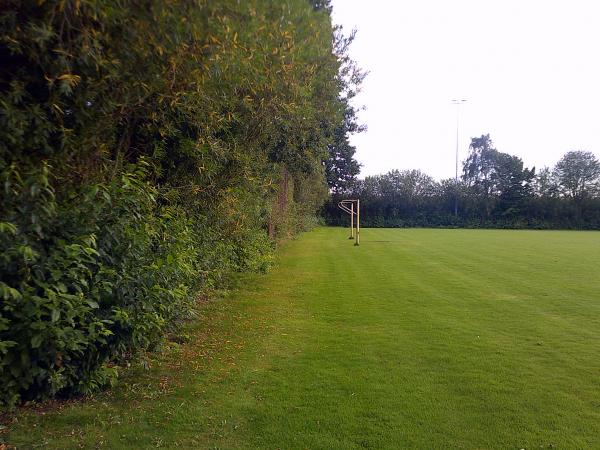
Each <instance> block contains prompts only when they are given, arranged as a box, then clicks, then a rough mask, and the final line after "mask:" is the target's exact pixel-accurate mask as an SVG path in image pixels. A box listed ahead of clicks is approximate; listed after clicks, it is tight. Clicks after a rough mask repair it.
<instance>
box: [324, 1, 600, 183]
mask: <svg viewBox="0 0 600 450" xmlns="http://www.w3.org/2000/svg"><path fill="white" fill-rule="evenodd" d="M333 8H334V10H333V19H334V22H335V23H339V24H341V25H343V26H344V28H346V29H347V30H348V31H350V30H351V29H352V28H356V29H357V30H358V34H357V37H356V40H355V42H354V44H353V47H352V50H351V55H352V56H353V58H354V59H355V60H357V61H358V63H359V65H360V66H361V67H363V68H364V69H366V70H368V71H370V75H369V76H368V78H367V79H366V80H365V83H364V85H363V92H362V93H361V94H360V96H359V98H358V103H359V104H363V105H365V106H366V108H367V110H366V111H365V112H363V113H362V116H361V117H362V121H363V122H364V123H366V124H367V126H368V128H369V129H368V131H367V132H365V133H362V134H360V135H356V136H354V137H353V138H352V142H353V144H354V145H356V146H357V159H358V160H359V161H360V162H361V163H362V164H363V169H362V172H361V177H363V176H365V175H373V174H377V173H383V172H387V171H388V170H390V169H413V168H414V169H421V170H423V171H424V172H426V173H428V174H430V175H432V176H434V177H435V178H438V179H440V178H447V177H454V158H455V148H456V107H454V106H453V105H452V104H451V100H452V99H454V98H464V99H467V100H468V103H466V104H465V106H463V107H461V114H460V145H459V147H460V159H461V160H462V159H464V158H465V156H466V154H467V150H468V146H469V142H470V137H473V136H480V135H481V134H486V133H490V135H491V137H492V139H493V141H494V143H495V145H496V148H497V149H498V150H500V151H502V152H507V153H511V154H514V155H518V156H520V157H521V158H523V160H524V161H525V164H526V165H528V166H533V165H535V166H536V167H538V168H539V167H542V166H544V165H548V166H552V165H554V163H555V162H556V161H557V160H558V159H559V158H560V157H561V156H562V155H563V154H564V153H565V152H566V151H568V150H589V151H592V152H594V153H595V154H596V155H597V156H600V0H586V1H584V0H396V1H394V0H371V1H365V0H334V1H333Z"/></svg>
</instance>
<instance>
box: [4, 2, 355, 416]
mask: <svg viewBox="0 0 600 450" xmlns="http://www.w3.org/2000/svg"><path fill="white" fill-rule="evenodd" d="M0 29H1V31H2V33H1V34H0V60H1V64H0V177H1V180H0V181H1V204H0V302H1V304H0V386H1V387H0V403H1V404H4V405H14V404H16V403H18V402H20V401H22V400H29V399H40V398H44V397H47V396H52V395H57V394H70V393H82V392H88V391H90V390H93V389H95V388H97V387H99V386H101V385H104V384H106V383H110V382H111V380H112V379H113V378H114V375H115V373H114V371H113V370H112V369H110V367H111V365H110V362H111V361H114V360H115V359H118V358H119V357H121V356H123V355H125V354H130V353H132V352H135V351H136V350H140V349H147V348H151V347H152V346H153V345H155V344H156V343H157V342H158V341H159V340H160V339H161V336H162V335H163V334H164V332H165V331H166V330H168V329H170V328H172V327H174V326H176V324H177V323H178V322H179V321H180V320H181V319H183V318H185V317H188V316H189V315H190V313H191V311H192V306H193V303H194V299H195V298H196V297H197V296H198V295H199V293H201V292H202V291H203V290H204V291H206V290H210V289H213V288H220V287H222V285H223V282H224V280H225V279H226V278H227V277H228V276H229V275H230V274H231V273H232V272H234V271H246V270H265V269H266V268H267V267H268V265H269V264H270V261H271V258H272V250H273V248H274V243H275V242H276V241H277V240H278V239H281V238H284V237H287V236H290V235H292V234H294V233H295V232H297V231H300V230H302V229H306V228H307V227H309V226H310V225H311V224H312V223H314V219H313V218H314V216H315V213H316V211H317V209H318V208H319V207H320V205H321V204H322V202H323V201H324V199H325V198H326V196H327V188H326V184H325V170H324V167H325V165H326V164H325V161H326V160H327V159H328V148H329V147H331V146H335V139H338V140H339V139H341V140H342V141H344V139H346V132H345V131H343V132H342V133H341V137H340V131H339V130H352V129H353V127H354V128H356V127H355V125H353V124H352V121H353V120H354V117H355V116H354V112H353V110H352V108H351V107H350V106H349V104H348V101H349V98H350V97H351V94H350V92H351V91H352V85H353V83H356V82H357V81H359V80H358V78H356V76H354V78H352V77H348V76H347V74H348V67H349V60H348V58H347V56H346V55H344V54H343V52H345V51H346V48H347V45H346V44H347V41H344V40H343V38H342V37H340V36H341V35H340V33H339V30H336V29H334V28H333V27H332V25H331V20H330V17H329V6H328V2H318V3H314V2H307V1H306V0H293V1H289V2H281V3H280V2H271V1H267V0H249V1H244V2H239V1H237V0H223V1H216V0H215V1H213V0H197V1H183V0H174V1H159V0H154V1H148V2H141V3H140V2H125V3H123V2H120V3H114V2H106V1H96V0H90V1H81V2H80V1H75V0H73V1H70V0H67V1H60V2H59V1H46V2H37V1H33V0H31V1H21V0H8V1H6V2H3V3H2V4H1V5H0ZM340 42H341V43H342V44H343V45H341V47H340V44H339V43H340ZM336 43H337V44H336ZM350 65H351V64H350ZM344 67H346V69H345V70H346V71H344V69H343V68H344ZM359 78H360V77H359ZM334 131H336V132H335V133H334ZM344 142H346V141H344Z"/></svg>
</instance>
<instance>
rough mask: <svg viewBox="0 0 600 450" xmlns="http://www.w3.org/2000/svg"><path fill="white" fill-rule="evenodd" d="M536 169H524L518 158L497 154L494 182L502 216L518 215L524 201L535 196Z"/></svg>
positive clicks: (521, 161)
mask: <svg viewBox="0 0 600 450" xmlns="http://www.w3.org/2000/svg"><path fill="white" fill-rule="evenodd" d="M534 178H535V168H533V169H528V168H526V167H523V160H522V159H521V158H519V157H518V156H513V155H509V154H508V153H500V152H497V153H496V155H495V161H494V172H493V174H492V180H493V185H494V191H495V193H496V194H497V195H498V200H499V203H498V206H497V208H498V209H499V212H500V213H501V214H502V215H506V214H513V215H514V214H517V213H518V212H519V209H520V208H521V207H522V206H523V201H524V199H526V198H528V197H531V196H532V195H533V179H534Z"/></svg>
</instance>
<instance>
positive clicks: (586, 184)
mask: <svg viewBox="0 0 600 450" xmlns="http://www.w3.org/2000/svg"><path fill="white" fill-rule="evenodd" d="M554 173H555V175H556V178H557V180H558V184H559V186H560V190H561V192H562V193H563V194H564V195H567V196H569V197H572V198H574V199H577V200H581V199H582V198H584V197H588V196H590V195H591V194H593V193H594V192H595V191H596V190H597V189H598V182H599V179H600V162H599V161H598V158H596V156H595V155H594V154H593V153H592V152H586V151H581V150H577V151H571V152H568V153H566V154H565V155H564V156H563V157H562V158H561V159H560V161H558V163H556V166H555V168H554Z"/></svg>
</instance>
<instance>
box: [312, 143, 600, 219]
mask: <svg viewBox="0 0 600 450" xmlns="http://www.w3.org/2000/svg"><path fill="white" fill-rule="evenodd" d="M348 197H355V198H360V200H361V222H362V225H363V226H372V227H412V226H419V227H494V228H539V229H550V228H561V229H562V228H565V229H600V162H599V161H598V158H597V157H596V156H595V155H594V154H593V153H591V152H588V151H569V152H567V153H566V154H565V155H564V156H563V157H562V158H561V159H560V160H559V161H558V162H557V163H556V164H555V166H554V167H552V168H549V167H544V168H542V169H541V170H536V169H535V168H527V167H525V166H524V164H523V161H522V160H521V158H519V157H517V156H514V155H510V154H508V153H503V152H500V151H498V150H497V149H496V148H495V147H494V144H493V142H492V139H491V138H490V136H489V134H488V135H482V136H480V137H476V138H472V139H471V144H470V147H469V154H468V156H467V158H466V160H465V161H464V162H463V167H462V175H461V177H460V178H459V179H458V180H455V179H445V180H442V181H439V182H438V181H436V180H434V179H433V178H432V177H431V176H429V175H427V174H425V173H423V172H421V171H419V170H403V171H400V170H392V171H390V172H388V173H386V174H383V175H377V176H369V177H366V178H365V179H364V180H357V179H356V178H354V179H353V180H352V181H351V182H350V183H348V184H346V185H345V186H340V187H339V188H338V189H337V190H335V191H334V193H333V197H332V200H331V201H330V202H329V203H328V204H327V205H326V206H325V207H324V210H323V213H324V216H325V219H326V221H327V223H329V224H332V225H346V223H347V222H348V218H347V217H346V216H345V215H344V213H343V212H341V211H339V210H338V208H337V201H339V200H340V199H342V198H348Z"/></svg>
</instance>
